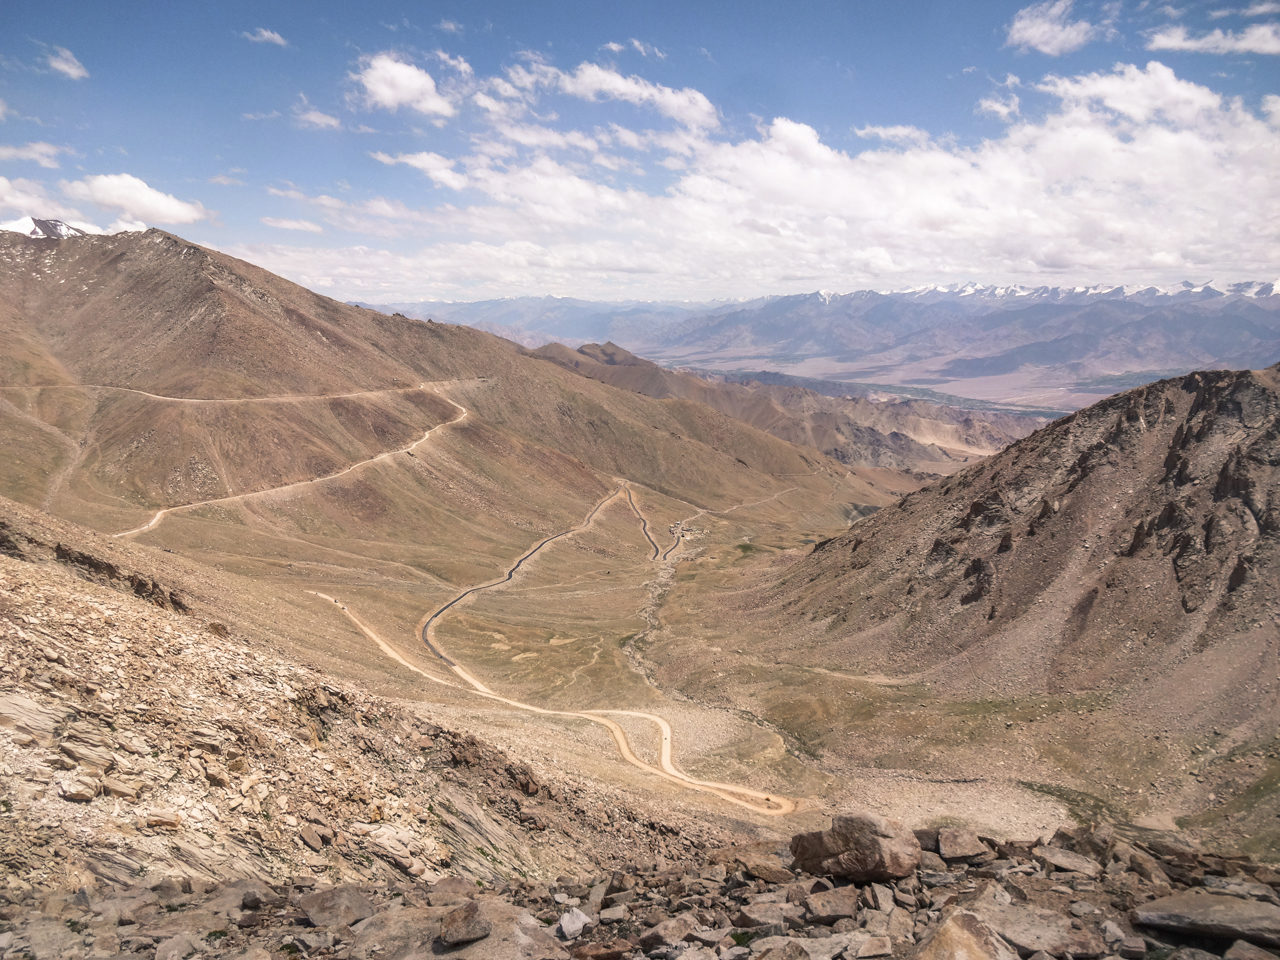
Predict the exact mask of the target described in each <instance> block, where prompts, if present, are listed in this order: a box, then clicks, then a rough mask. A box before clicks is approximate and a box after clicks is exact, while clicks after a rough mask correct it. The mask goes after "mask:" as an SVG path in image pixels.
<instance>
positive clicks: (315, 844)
mask: <svg viewBox="0 0 1280 960" xmlns="http://www.w3.org/2000/svg"><path fill="white" fill-rule="evenodd" d="M298 836H299V837H301V838H302V842H303V843H305V844H306V845H307V846H308V847H310V848H311V849H312V850H315V851H316V852H317V853H319V852H320V850H321V848H322V847H324V843H323V841H321V839H320V834H318V833H316V828H315V827H313V826H312V825H311V824H309V823H304V824H303V825H302V829H301V830H299V831H298Z"/></svg>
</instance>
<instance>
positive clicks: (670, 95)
mask: <svg viewBox="0 0 1280 960" xmlns="http://www.w3.org/2000/svg"><path fill="white" fill-rule="evenodd" d="M537 67H538V68H540V69H535V70H534V71H533V72H532V75H533V76H534V77H535V79H537V80H541V81H543V82H546V81H550V82H552V83H554V84H555V85H556V86H557V87H558V88H559V89H560V91H561V92H563V93H567V94H569V95H570V96H574V97H579V98H580V99H583V100H593V101H596V100H601V99H604V100H620V101H623V102H625V103H632V104H635V105H637V106H646V107H652V108H653V109H655V110H657V111H658V112H659V113H661V114H662V115H663V116H665V117H669V118H670V119H672V120H675V121H676V122H677V123H680V124H683V125H684V126H686V127H695V128H712V127H716V126H718V125H719V122H720V121H719V118H718V117H717V115H716V108H715V107H713V106H712V105H711V101H710V100H708V99H707V98H706V97H705V96H703V95H702V93H700V92H699V91H697V90H694V89H693V88H692V87H685V88H684V89H681V90H676V89H673V88H672V87H667V86H663V85H662V84H659V83H651V82H650V81H648V80H645V79H643V78H642V77H637V76H629V77H624V76H623V75H622V74H620V73H618V72H617V71H616V70H610V69H608V68H607V67H602V66H600V65H599V64H595V63H582V64H579V65H578V68H577V69H576V70H575V71H574V72H573V73H565V72H563V71H561V70H557V69H555V68H554V67H547V66H546V65H544V64H539V65H537Z"/></svg>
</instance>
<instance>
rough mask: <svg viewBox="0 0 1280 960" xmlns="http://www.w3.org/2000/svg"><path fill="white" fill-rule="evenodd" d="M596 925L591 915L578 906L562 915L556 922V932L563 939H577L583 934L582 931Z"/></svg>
mask: <svg viewBox="0 0 1280 960" xmlns="http://www.w3.org/2000/svg"><path fill="white" fill-rule="evenodd" d="M593 926H595V924H594V923H592V921H591V917H589V916H588V915H587V914H585V913H583V912H582V911H581V910H579V909H578V908H577V907H573V908H571V909H570V910H568V911H566V912H565V913H563V914H561V915H560V922H559V923H557V924H556V933H557V934H558V935H559V936H560V938H561V939H562V940H577V939H578V937H580V936H582V931H584V930H589V929H590V928H591V927H593Z"/></svg>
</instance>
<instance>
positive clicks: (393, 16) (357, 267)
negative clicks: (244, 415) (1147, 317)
mask: <svg viewBox="0 0 1280 960" xmlns="http://www.w3.org/2000/svg"><path fill="white" fill-rule="evenodd" d="M1278 171H1280V0H1246V2H1243V3H1240V4H1235V5H1233V4H1231V3H1228V2H1225V0H1224V2H1212V3H1200V2H1182V3H1155V2H1142V0H1110V2H1091V0H1074V2H1072V0H1044V2H1040V3H1035V4H1030V5H1026V4H1020V3H1017V2H1014V3H1001V2H974V3H955V2H911V0H907V2H899V3H892V4H890V3H871V2H834V0H828V2H809V3H804V2H797V3H795V4H791V5H780V4H778V3H776V2H772V3H763V2H754V0H751V2H737V3H728V2H716V3H705V2H704V3H699V2H687V0H686V2H684V3H665V2H662V3H646V4H622V3H613V2H603V0H598V2H591V3H573V2H557V3H541V2H529V0H525V2H521V3H514V2H504V3H486V4H477V3H439V4H436V3H388V2H383V0H371V2H366V3H363V4H359V5H353V4H345V3H342V4H340V3H332V2H308V3H290V4H285V3H252V4H250V3H239V2H219V3H182V4H175V3H171V2H164V3H160V2H130V3H126V4H111V5H107V4H100V3H96V2H94V3H91V2H62V3H56V2H51V3H43V4H34V3H19V2H14V0H8V2H6V3H3V5H0V224H2V223H6V222H13V221H16V220H17V219H18V218H20V217H22V216H24V215H35V216H58V217H62V218H63V219H67V220H69V221H72V222H75V223H78V224H83V225H85V226H86V227H90V228H93V229H99V230H112V231H114V230H119V229H136V228H139V227H140V226H142V225H148V226H159V227H162V228H164V229H168V230H171V231H173V232H175V233H178V234H180V235H182V236H185V237H187V238H189V239H191V240H194V241H196V242H199V243H203V244H207V245H209V246H213V247H216V248H218V249H221V250H225V251H227V252H230V253H233V254H235V255H237V256H241V257H244V258H245V259H248V260H251V261H253V262H255V263H259V264H261V265H263V266H265V267H267V268H269V269H272V270H275V271H277V272H280V273H282V274H284V275H285V276H288V277H289V278H291V279H294V280H297V281H299V282H301V283H304V284H306V285H308V286H310V287H312V288H314V289H317V290H319V291H321V292H324V293H328V294H331V295H334V296H338V297H341V298H345V299H362V300H372V301H379V300H383V301H389V300H410V299H413V300H416V299H433V298H439V299H482V298H488V297H494V296H518V295H526V294H527V295H542V294H554V295H559V296H581V297H588V298H595V299H627V298H639V299H710V298H718V297H745V296H756V295H761V294H768V293H790V292H802V291H809V290H815V289H833V290H842V291H843V290H851V289H859V288H864V287H870V288H875V289H904V288H908V287H912V286H918V285H922V284H928V283H948V282H959V281H964V280H970V279H976V280H980V281H983V282H993V283H1011V282H1022V283H1054V284H1079V283H1094V282H1108V283H1109V282H1128V283H1143V284H1145V283H1151V282H1155V283H1172V282H1177V281H1179V280H1184V279H1189V280H1193V281H1196V282H1202V281H1205V280H1209V279H1214V280H1217V281H1220V282H1228V281H1232V280H1241V279H1272V280H1273V279H1276V278H1277V275H1280V226H1278V224H1280V173H1278Z"/></svg>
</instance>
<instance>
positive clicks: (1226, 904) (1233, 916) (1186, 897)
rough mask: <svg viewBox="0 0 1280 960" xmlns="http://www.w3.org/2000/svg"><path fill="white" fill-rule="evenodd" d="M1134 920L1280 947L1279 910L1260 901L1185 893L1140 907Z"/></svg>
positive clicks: (1178, 929) (1142, 924)
mask: <svg viewBox="0 0 1280 960" xmlns="http://www.w3.org/2000/svg"><path fill="white" fill-rule="evenodd" d="M1132 919H1133V922H1134V923H1135V924H1137V925H1139V926H1143V927H1155V928H1157V929H1159V930H1172V931H1174V932H1176V933H1181V934H1201V935H1204V936H1210V937H1220V938H1222V939H1224V940H1245V941H1248V942H1249V943H1253V944H1258V945H1263V946H1273V947H1274V946H1280V907H1277V906H1276V905H1275V904H1273V903H1261V902H1259V901H1257V900H1241V899H1239V898H1238V897H1232V896H1223V895H1218V894H1212V893H1202V892H1197V891H1194V890H1185V891H1183V892H1181V893H1175V894H1173V896H1169V897H1161V898H1160V899H1159V900H1152V901H1151V902H1150V903H1144V904H1140V905H1139V906H1137V907H1135V908H1134V910H1133V913H1132Z"/></svg>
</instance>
